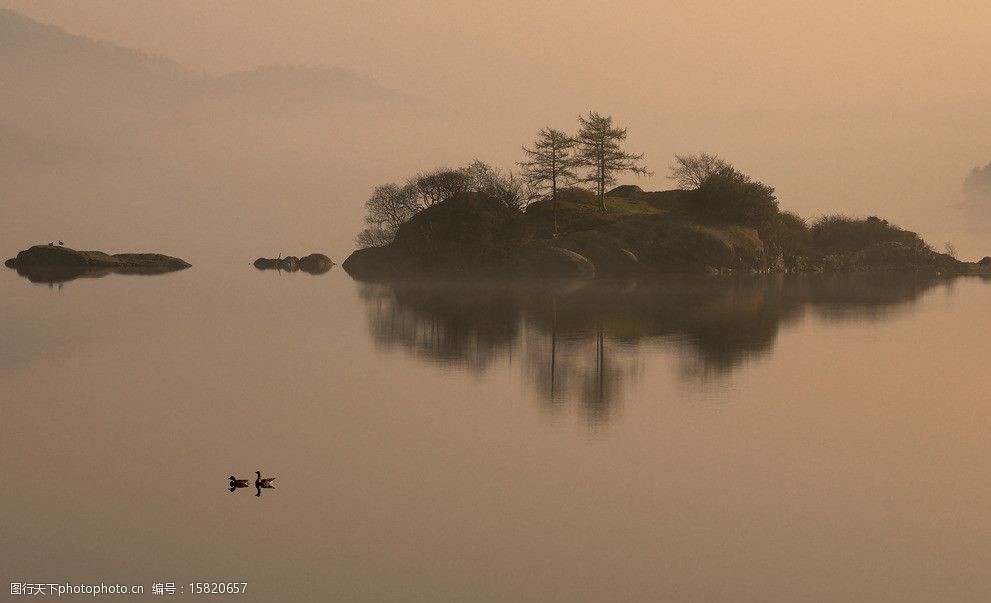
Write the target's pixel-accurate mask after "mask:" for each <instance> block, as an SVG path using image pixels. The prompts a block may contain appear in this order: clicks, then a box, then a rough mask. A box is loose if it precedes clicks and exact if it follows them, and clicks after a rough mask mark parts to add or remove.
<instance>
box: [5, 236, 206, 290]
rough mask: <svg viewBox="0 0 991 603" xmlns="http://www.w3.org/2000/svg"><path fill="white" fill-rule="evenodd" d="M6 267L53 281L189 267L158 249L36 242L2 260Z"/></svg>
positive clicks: (32, 279)
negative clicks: (95, 248) (117, 249)
mask: <svg viewBox="0 0 991 603" xmlns="http://www.w3.org/2000/svg"><path fill="white" fill-rule="evenodd" d="M5 265H6V266H7V267H8V268H15V269H17V273H18V274H20V275H21V276H24V277H26V278H28V279H29V280H31V281H32V282H47V283H56V282H63V281H68V280H72V279H75V278H80V277H91V278H96V277H100V276H105V275H106V274H109V273H111V272H117V273H121V274H163V273H166V272H173V271H176V270H183V269H185V268H189V263H188V262H186V261H185V260H181V259H179V258H174V257H171V256H167V255H161V254H158V253H118V254H114V255H109V254H107V253H104V252H102V251H77V250H75V249H70V248H68V247H56V246H52V245H35V246H33V247H31V248H30V249H25V250H24V251H21V252H20V253H18V254H17V257H16V258H12V259H9V260H7V261H6V262H5Z"/></svg>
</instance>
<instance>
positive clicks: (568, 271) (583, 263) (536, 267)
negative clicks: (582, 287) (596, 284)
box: [517, 241, 596, 278]
mask: <svg viewBox="0 0 991 603" xmlns="http://www.w3.org/2000/svg"><path fill="white" fill-rule="evenodd" d="M517 257H518V261H519V271H520V273H522V274H523V275H526V276H533V277H539V278H592V277H594V276H595V274H596V272H595V265H594V264H593V263H592V262H591V261H590V260H589V259H588V258H586V257H584V256H582V255H580V254H578V253H575V252H574V251H569V250H567V249H562V248H560V247H555V246H552V245H547V244H546V243H545V242H543V241H538V242H534V243H530V244H528V245H524V246H523V247H522V248H521V249H520V250H519V254H518V256H517Z"/></svg>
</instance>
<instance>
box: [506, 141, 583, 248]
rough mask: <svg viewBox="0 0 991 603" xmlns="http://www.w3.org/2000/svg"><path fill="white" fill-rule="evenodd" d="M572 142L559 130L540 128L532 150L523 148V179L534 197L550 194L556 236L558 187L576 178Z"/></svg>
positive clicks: (521, 166) (521, 164)
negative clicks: (534, 193) (538, 194)
mask: <svg viewBox="0 0 991 603" xmlns="http://www.w3.org/2000/svg"><path fill="white" fill-rule="evenodd" d="M575 144H576V142H575V140H574V139H573V138H571V137H570V136H568V135H567V134H565V133H564V132H562V131H560V130H555V129H554V128H549V127H548V128H541V130H540V131H539V132H538V133H537V139H536V140H535V141H534V142H533V149H528V148H526V147H525V146H524V147H523V153H525V154H526V159H525V160H524V161H521V162H520V168H522V170H523V177H524V178H525V179H526V181H527V183H528V184H529V185H530V187H531V189H532V190H533V191H535V192H537V193H543V194H546V193H547V192H548V191H549V192H550V197H551V204H552V206H553V208H554V234H555V235H557V189H558V184H559V183H562V184H563V183H568V182H571V181H573V180H574V179H575V178H577V176H576V175H575V172H574V167H575V157H574V155H573V154H572V150H573V149H574V148H575Z"/></svg>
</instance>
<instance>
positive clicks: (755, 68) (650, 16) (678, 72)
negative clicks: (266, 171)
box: [0, 0, 991, 254]
mask: <svg viewBox="0 0 991 603" xmlns="http://www.w3.org/2000/svg"><path fill="white" fill-rule="evenodd" d="M0 5H3V6H6V7H9V8H12V9H14V10H17V11H19V12H22V13H24V14H25V15H27V16H29V17H31V18H34V19H36V20H39V21H42V22H49V23H53V24H56V25H59V26H61V27H63V28H64V29H66V30H67V31H68V32H70V33H76V34H83V35H87V36H90V37H93V38H97V39H102V40H107V41H112V42H114V43H117V44H120V45H123V46H127V47H132V48H137V49H140V50H144V51H147V52H151V53H156V54H161V55H164V56H167V57H170V58H172V59H175V60H176V61H178V62H180V63H182V64H183V65H185V66H187V67H189V68H192V69H194V70H203V71H206V72H208V73H211V74H218V73H224V72H228V71H231V70H237V69H245V68H251V67H255V66H259V65H266V64H286V65H296V64H303V65H327V66H336V67H345V68H349V69H352V70H354V71H356V72H358V73H360V74H362V75H367V76H370V77H373V78H375V79H376V80H378V81H379V82H381V83H382V84H383V85H385V86H388V87H394V88H398V89H401V90H403V91H405V92H409V93H412V94H416V95H419V96H423V97H426V98H429V99H433V100H436V101H438V102H440V103H442V104H443V105H444V106H445V107H447V108H449V109H451V110H452V111H456V112H457V113H458V114H459V115H461V116H462V117H464V118H466V121H465V122H463V123H468V124H470V126H468V127H465V126H464V125H463V123H462V125H459V126H458V127H456V128H451V129H449V130H446V131H445V130H439V131H438V137H443V138H444V139H445V140H444V141H443V142H438V145H439V146H443V147H444V148H445V149H447V150H448V151H447V152H448V154H446V155H443V154H442V155H439V156H438V155H435V154H431V153H429V152H426V153H425V154H424V159H423V161H424V162H426V163H428V165H424V166H423V167H424V168H429V167H432V165H430V164H435V163H438V162H442V163H449V164H457V163H461V162H467V161H469V160H470V159H472V157H471V156H476V157H479V158H482V159H485V160H488V161H490V162H493V163H495V164H498V165H501V166H503V167H512V165H513V163H514V162H515V161H517V160H518V159H519V156H518V155H519V152H518V149H519V145H520V144H522V143H524V142H527V140H528V138H529V137H530V136H531V135H532V133H533V132H534V131H535V130H536V129H538V128H539V127H541V126H544V125H555V126H557V127H561V128H565V129H571V128H573V126H574V118H575V116H577V115H578V114H579V113H582V112H585V111H587V110H589V109H595V110H598V111H600V112H603V113H606V114H612V115H613V116H614V117H615V118H616V120H617V121H618V122H619V123H620V124H621V125H625V126H628V127H629V129H630V146H631V148H632V149H633V150H636V151H642V152H645V153H646V155H647V161H648V165H649V167H651V168H652V169H654V170H655V172H656V174H655V176H654V177H653V178H650V179H647V180H646V181H641V182H640V184H641V185H642V186H644V187H645V188H655V189H656V188H665V187H668V186H669V181H667V180H665V179H664V175H665V173H666V166H667V165H668V163H669V161H670V157H671V155H672V154H673V153H676V152H678V153H688V152H695V151H700V150H706V151H710V152H716V153H718V154H720V155H723V156H724V157H726V158H727V159H729V160H731V161H733V162H734V163H736V164H737V166H738V167H740V168H742V169H743V170H744V171H746V172H748V173H750V174H752V175H753V176H755V177H757V178H759V179H761V180H764V181H766V182H768V183H769V184H771V185H773V186H775V187H776V188H777V189H778V193H779V198H780V200H781V203H782V206H783V207H784V208H786V209H792V210H795V211H798V212H799V213H801V214H803V215H807V216H810V215H811V216H814V215H816V214H820V213H824V212H831V211H842V212H847V213H852V214H857V215H869V214H873V213H878V214H882V215H886V216H890V217H891V218H892V219H893V220H894V221H896V222H898V223H901V224H902V225H903V226H906V227H909V228H913V229H917V230H920V231H921V232H922V233H923V234H925V235H927V238H929V239H930V240H933V242H934V243H938V244H941V243H942V240H944V238H950V237H954V238H955V240H959V242H958V247H960V248H961V250H962V251H964V252H965V253H970V254H977V253H981V252H982V251H983V252H984V253H991V245H985V247H987V248H988V249H987V250H982V249H979V247H981V241H982V240H986V239H988V238H991V237H987V236H986V233H987V231H984V232H983V233H982V232H980V231H977V232H975V231H974V230H973V229H972V228H971V229H970V230H969V231H968V229H967V227H966V224H964V220H963V219H962V218H960V216H961V215H962V212H961V211H959V209H952V207H951V206H953V205H956V204H958V203H959V202H960V200H961V196H960V195H961V183H962V180H963V178H964V177H965V176H966V175H967V173H968V172H969V171H970V169H971V168H973V167H974V166H977V165H984V164H986V163H988V162H991V119H988V118H987V115H986V113H987V108H988V107H989V106H991V79H989V78H988V77H987V73H991V36H988V31H989V30H991V3H987V2H939V3H936V2H914V1H908V2H906V1H900V2H862V1H857V2H846V1H833V2H827V3H823V2H815V3H812V2H794V1H772V2H747V3H740V2H723V1H718V0H716V1H708V2H625V3H620V2H608V3H605V2H581V1H570V2H539V3H533V2H468V1H464V0H461V1H456V2H453V1H452V2H445V1H435V2H370V1H362V2H326V1H316V0H312V1H311V0H298V1H293V2H290V3H287V2H284V1H280V2H275V1H272V2H269V1H251V2H249V1H244V2H221V1H215V2H203V1H187V0H170V1H168V2H153V1H144V0H141V1H139V0H131V1H128V2H120V1H109V0H87V1H86V2H55V1H39V0H0ZM452 141H454V142H453V143H452ZM469 155H470V156H469ZM406 163H409V162H406ZM399 177H401V175H400V174H394V173H388V174H385V173H383V174H382V177H381V178H380V179H379V181H388V180H393V179H396V178H399ZM374 184H376V182H369V183H368V187H369V190H370V188H371V186H372V185H374ZM360 201H361V200H360V199H358V200H356V201H355V204H358V205H360ZM989 223H991V221H989Z"/></svg>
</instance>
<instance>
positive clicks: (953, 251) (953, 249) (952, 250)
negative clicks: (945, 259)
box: [943, 241, 957, 259]
mask: <svg viewBox="0 0 991 603" xmlns="http://www.w3.org/2000/svg"><path fill="white" fill-rule="evenodd" d="M943 249H944V250H945V251H946V255H948V256H950V257H951V258H953V259H957V246H956V245H954V244H953V243H951V242H950V241H947V242H945V243H943Z"/></svg>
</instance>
